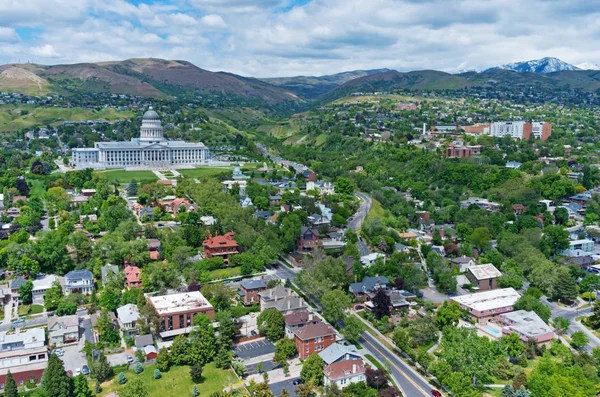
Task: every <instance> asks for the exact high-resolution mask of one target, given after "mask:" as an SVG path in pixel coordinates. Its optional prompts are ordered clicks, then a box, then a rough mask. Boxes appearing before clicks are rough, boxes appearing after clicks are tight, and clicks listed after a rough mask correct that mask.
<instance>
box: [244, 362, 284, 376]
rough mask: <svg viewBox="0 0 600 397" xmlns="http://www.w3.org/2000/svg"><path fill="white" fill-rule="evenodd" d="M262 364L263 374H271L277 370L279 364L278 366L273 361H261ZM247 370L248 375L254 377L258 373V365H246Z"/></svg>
mask: <svg viewBox="0 0 600 397" xmlns="http://www.w3.org/2000/svg"><path fill="white" fill-rule="evenodd" d="M261 362H262V366H263V367H262V372H269V371H272V370H274V369H275V368H277V366H278V365H279V364H277V363H276V362H275V361H273V360H267V361H261ZM246 369H247V370H248V375H254V374H257V373H258V363H252V364H248V365H246Z"/></svg>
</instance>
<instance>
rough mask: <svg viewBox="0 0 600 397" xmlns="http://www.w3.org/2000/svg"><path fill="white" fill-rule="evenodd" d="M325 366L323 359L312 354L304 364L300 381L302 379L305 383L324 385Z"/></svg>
mask: <svg viewBox="0 0 600 397" xmlns="http://www.w3.org/2000/svg"><path fill="white" fill-rule="evenodd" d="M324 365H325V363H324V362H323V359H322V358H321V357H320V356H319V355H318V354H317V353H313V354H311V355H310V356H308V358H307V359H306V360H305V361H304V363H303V364H302V370H301V371H300V379H302V381H303V382H304V383H312V384H314V385H321V384H322V383H323V367H324Z"/></svg>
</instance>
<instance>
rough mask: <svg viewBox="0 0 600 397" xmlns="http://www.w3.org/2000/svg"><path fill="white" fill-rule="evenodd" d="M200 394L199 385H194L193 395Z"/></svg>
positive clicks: (196, 396)
mask: <svg viewBox="0 0 600 397" xmlns="http://www.w3.org/2000/svg"><path fill="white" fill-rule="evenodd" d="M199 395H200V390H198V386H196V385H194V387H193V388H192V397H198V396H199Z"/></svg>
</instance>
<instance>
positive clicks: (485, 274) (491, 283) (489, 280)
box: [467, 263, 502, 291]
mask: <svg viewBox="0 0 600 397" xmlns="http://www.w3.org/2000/svg"><path fill="white" fill-rule="evenodd" d="M501 275H502V273H501V272H500V270H498V269H496V266H494V265H492V264H491V263H484V264H482V265H472V266H469V267H468V268H467V278H468V279H469V280H470V281H471V283H472V284H473V285H474V286H475V288H476V289H478V290H479V291H487V290H490V289H495V288H496V279H497V278H498V277H500V276H501Z"/></svg>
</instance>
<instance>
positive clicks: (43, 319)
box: [0, 315, 48, 332]
mask: <svg viewBox="0 0 600 397" xmlns="http://www.w3.org/2000/svg"><path fill="white" fill-rule="evenodd" d="M46 324H48V317H47V316H46V315H42V316H38V317H34V318H32V319H29V320H25V321H24V322H22V323H19V324H15V325H16V326H17V327H16V328H25V327H27V328H30V327H37V326H40V325H46ZM12 326H13V324H11V323H8V324H0V332H5V331H10V329H11V327H12Z"/></svg>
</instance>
